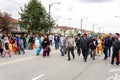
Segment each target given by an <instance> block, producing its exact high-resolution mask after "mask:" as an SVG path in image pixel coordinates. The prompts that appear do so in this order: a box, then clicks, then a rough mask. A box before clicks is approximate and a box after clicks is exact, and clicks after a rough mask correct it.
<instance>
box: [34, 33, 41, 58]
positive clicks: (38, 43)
mask: <svg viewBox="0 0 120 80" xmlns="http://www.w3.org/2000/svg"><path fill="white" fill-rule="evenodd" d="M34 45H35V49H36V56H38V55H39V54H40V52H41V50H42V41H41V38H40V36H38V34H37V35H36V38H35V43H34Z"/></svg>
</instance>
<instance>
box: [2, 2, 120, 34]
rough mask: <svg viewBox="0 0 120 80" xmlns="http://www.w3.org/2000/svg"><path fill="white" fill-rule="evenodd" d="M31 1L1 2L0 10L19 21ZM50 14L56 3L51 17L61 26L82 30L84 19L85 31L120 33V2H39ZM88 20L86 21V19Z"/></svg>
mask: <svg viewBox="0 0 120 80" xmlns="http://www.w3.org/2000/svg"><path fill="white" fill-rule="evenodd" d="M29 1H30V0H0V10H1V11H5V12H8V13H9V14H11V16H12V17H14V18H16V19H18V18H19V15H18V12H20V7H24V4H25V3H28V2H29ZM39 1H41V3H42V4H43V6H44V7H45V8H46V10H47V12H48V5H49V4H52V3H56V2H61V4H54V5H52V7H51V15H52V17H53V18H54V19H55V20H56V24H58V25H60V26H70V27H75V28H79V29H80V20H81V19H83V29H88V30H93V26H92V25H93V24H97V25H95V28H94V29H95V31H96V32H98V31H99V27H100V31H101V32H103V31H104V32H112V33H115V32H120V17H115V16H120V0H39ZM84 18H86V19H84Z"/></svg>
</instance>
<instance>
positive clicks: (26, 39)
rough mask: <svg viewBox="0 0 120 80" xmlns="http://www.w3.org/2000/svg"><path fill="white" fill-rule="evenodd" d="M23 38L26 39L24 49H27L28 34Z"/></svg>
mask: <svg viewBox="0 0 120 80" xmlns="http://www.w3.org/2000/svg"><path fill="white" fill-rule="evenodd" d="M25 39H26V42H25V48H26V49H28V40H29V37H28V36H26V38H25Z"/></svg>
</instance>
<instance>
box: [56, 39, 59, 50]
mask: <svg viewBox="0 0 120 80" xmlns="http://www.w3.org/2000/svg"><path fill="white" fill-rule="evenodd" d="M58 48H59V42H58V41H56V42H55V49H58Z"/></svg>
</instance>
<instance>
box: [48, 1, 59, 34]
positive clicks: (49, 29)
mask: <svg viewBox="0 0 120 80" xmlns="http://www.w3.org/2000/svg"><path fill="white" fill-rule="evenodd" d="M54 4H61V3H60V2H58V3H52V4H49V17H48V18H49V28H48V33H49V34H50V31H51V24H50V23H51V17H50V15H51V12H50V11H51V6H52V5H54Z"/></svg>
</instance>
